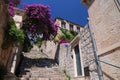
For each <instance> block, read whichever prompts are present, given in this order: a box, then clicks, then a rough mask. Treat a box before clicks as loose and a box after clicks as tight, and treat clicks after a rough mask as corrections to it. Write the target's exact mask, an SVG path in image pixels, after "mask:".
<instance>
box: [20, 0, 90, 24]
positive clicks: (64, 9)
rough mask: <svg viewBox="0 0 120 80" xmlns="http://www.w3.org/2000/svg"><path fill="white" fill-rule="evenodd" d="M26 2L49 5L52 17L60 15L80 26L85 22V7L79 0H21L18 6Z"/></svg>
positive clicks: (86, 15)
mask: <svg viewBox="0 0 120 80" xmlns="http://www.w3.org/2000/svg"><path fill="white" fill-rule="evenodd" d="M26 4H44V5H47V6H50V9H51V16H52V18H53V19H55V18H56V17H60V18H63V19H65V20H68V21H71V22H73V23H76V24H79V25H82V26H84V25H86V24H87V17H88V13H87V7H86V6H85V5H83V4H81V0H21V3H20V5H19V7H23V6H24V5H26Z"/></svg>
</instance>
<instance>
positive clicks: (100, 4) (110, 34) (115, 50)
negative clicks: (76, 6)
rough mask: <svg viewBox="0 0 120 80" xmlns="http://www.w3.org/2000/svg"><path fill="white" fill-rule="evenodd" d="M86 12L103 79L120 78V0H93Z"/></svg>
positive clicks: (119, 79)
mask: <svg viewBox="0 0 120 80" xmlns="http://www.w3.org/2000/svg"><path fill="white" fill-rule="evenodd" d="M84 1H89V0H84ZM88 13H89V22H90V25H91V27H92V29H93V33H94V37H95V41H96V45H97V49H98V56H99V58H100V62H101V68H102V72H103V77H104V80H120V0H94V1H93V2H91V5H90V6H89V8H88Z"/></svg>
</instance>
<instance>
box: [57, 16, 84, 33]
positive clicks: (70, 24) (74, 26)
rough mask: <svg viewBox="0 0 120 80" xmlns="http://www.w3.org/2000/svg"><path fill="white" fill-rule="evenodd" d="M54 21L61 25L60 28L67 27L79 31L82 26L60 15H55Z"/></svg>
mask: <svg viewBox="0 0 120 80" xmlns="http://www.w3.org/2000/svg"><path fill="white" fill-rule="evenodd" d="M55 22H56V23H57V24H58V25H59V27H62V28H64V29H67V30H74V31H76V32H80V28H81V27H82V26H81V25H79V24H76V23H73V22H71V21H68V20H65V19H62V18H60V17H56V18H55ZM58 31H59V30H58Z"/></svg>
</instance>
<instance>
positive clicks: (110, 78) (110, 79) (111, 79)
mask: <svg viewBox="0 0 120 80" xmlns="http://www.w3.org/2000/svg"><path fill="white" fill-rule="evenodd" d="M102 72H103V75H105V76H106V77H107V78H109V80H116V79H114V78H112V77H111V76H110V75H109V74H107V73H106V72H104V71H102Z"/></svg>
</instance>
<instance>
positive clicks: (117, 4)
mask: <svg viewBox="0 0 120 80" xmlns="http://www.w3.org/2000/svg"><path fill="white" fill-rule="evenodd" d="M114 2H115V4H116V6H117V8H118V11H119V12H120V2H119V1H118V0H114Z"/></svg>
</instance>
